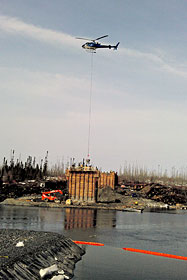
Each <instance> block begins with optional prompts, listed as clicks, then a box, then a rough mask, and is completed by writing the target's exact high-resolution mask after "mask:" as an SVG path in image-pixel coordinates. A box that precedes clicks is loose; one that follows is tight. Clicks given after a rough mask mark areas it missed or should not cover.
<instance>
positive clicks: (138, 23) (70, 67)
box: [0, 0, 187, 171]
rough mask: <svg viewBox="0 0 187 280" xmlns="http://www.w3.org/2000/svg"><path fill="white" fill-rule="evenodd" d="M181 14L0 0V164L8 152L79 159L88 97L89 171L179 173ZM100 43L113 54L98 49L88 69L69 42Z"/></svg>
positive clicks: (185, 101) (133, 6) (183, 80)
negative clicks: (135, 169) (142, 169)
mask: <svg viewBox="0 0 187 280" xmlns="http://www.w3.org/2000/svg"><path fill="white" fill-rule="evenodd" d="M186 11H187V1H186V0H157V1H155V0H141V1H139V0H117V1H112V0H102V1H100V0H95V1H89V0H87V1H85V0H76V1H75V0H74V1H73V0H53V1H51V0H29V1H25V0H14V1H12V0H0V100H1V102H0V127H1V145H0V162H2V160H3V157H4V156H6V157H7V158H8V159H9V158H10V152H11V150H12V149H14V150H15V153H16V157H17V158H21V159H22V160H25V159H26V157H27V156H29V155H31V156H36V158H37V159H38V160H40V159H41V158H44V156H45V154H46V151H49V163H50V164H55V163H57V162H60V161H62V160H64V161H67V160H68V159H69V158H71V157H74V158H75V159H76V161H78V162H79V161H81V160H82V158H86V157H87V150H88V124H89V100H90V92H91V96H92V98H91V100H92V102H91V132H90V133H91V134H90V158H91V162H92V163H93V164H94V165H96V166H98V167H99V168H102V170H106V171H109V170H116V171H117V170H119V168H120V166H122V167H123V166H124V164H125V165H126V164H127V163H128V164H132V165H134V164H135V165H137V166H140V167H142V166H144V167H146V168H148V169H150V170H151V169H157V168H158V167H160V166H161V167H162V168H163V170H164V169H170V168H172V167H173V166H175V167H176V168H177V169H179V170H180V169H181V168H187V161H186V160H187V149H186V143H187V112H186V106H187V98H186V94H187V52H186V49H187V36H186V30H187V17H186ZM106 34H107V35H109V36H108V37H107V38H103V39H102V40H101V41H100V42H102V43H103V44H112V45H115V44H116V43H117V42H120V45H119V48H118V50H117V51H114V50H109V49H100V50H97V52H96V54H93V69H92V68H91V59H92V54H91V53H88V52H86V51H85V50H84V49H83V48H82V47H81V46H82V44H84V43H85V41H82V40H77V39H76V37H85V38H91V39H95V38H97V37H100V36H102V35H106ZM91 69H92V70H91ZM91 79H92V86H91ZM186 170H187V169H186Z"/></svg>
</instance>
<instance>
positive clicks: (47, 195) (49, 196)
mask: <svg viewBox="0 0 187 280" xmlns="http://www.w3.org/2000/svg"><path fill="white" fill-rule="evenodd" d="M62 195H63V192H62V191H61V190H53V191H48V192H43V193H42V200H44V201H58V200H59V201H61V199H60V198H59V197H62Z"/></svg>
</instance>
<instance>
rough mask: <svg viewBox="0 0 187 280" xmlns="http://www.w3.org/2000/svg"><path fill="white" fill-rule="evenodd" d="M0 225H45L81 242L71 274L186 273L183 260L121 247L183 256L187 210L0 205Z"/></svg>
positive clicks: (142, 276) (132, 279) (131, 278)
mask: <svg viewBox="0 0 187 280" xmlns="http://www.w3.org/2000/svg"><path fill="white" fill-rule="evenodd" d="M0 228H11V229H12V228H15V229H27V230H37V231H50V232H57V233H61V234H64V235H65V236H67V237H70V238H72V239H73V240H83V241H92V242H100V243H103V244H104V245H105V246H102V247H98V246H88V245H86V247H85V248H86V254H85V255H84V256H83V258H82V260H81V261H80V262H78V263H77V264H76V269H75V276H74V278H73V279H74V280H76V279H79V280H88V279H89V280H90V279H91V280H100V279H106V280H109V279H111V280H115V279H119V280H122V279H128V280H152V279H155V280H158V279H164V280H166V279H168V280H174V279H175V280H180V279H182V280H183V279H187V261H183V260H176V259H170V258H164V257H158V256H152V255H145V254H140V253H134V252H127V251H124V250H123V249H122V248H124V247H130V248H136V249H142V250H150V251H155V252H162V253H168V254H175V255H180V256H186V257H187V246H186V241H187V212H186V211H181V210H178V211H160V212H159V211H158V212H152V211H149V212H143V213H142V214H141V213H131V212H121V211H111V210H108V211H107V210H93V209H70V208H66V209H59V208H36V207H18V206H0Z"/></svg>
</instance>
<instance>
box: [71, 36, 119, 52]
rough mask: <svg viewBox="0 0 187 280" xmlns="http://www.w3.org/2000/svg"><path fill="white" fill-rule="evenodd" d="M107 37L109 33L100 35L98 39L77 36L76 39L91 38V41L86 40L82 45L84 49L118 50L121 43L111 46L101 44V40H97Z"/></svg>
mask: <svg viewBox="0 0 187 280" xmlns="http://www.w3.org/2000/svg"><path fill="white" fill-rule="evenodd" d="M105 37H108V35H104V36H101V37H98V38H96V39H87V38H79V37H77V38H76V39H80V40H89V41H90V42H86V43H85V44H84V45H82V48H83V49H86V50H88V51H93V52H95V51H96V49H106V48H107V49H114V50H117V48H118V46H119V43H120V42H118V43H117V44H116V45H115V46H111V45H102V44H100V43H99V42H96V41H97V40H100V39H102V38H105Z"/></svg>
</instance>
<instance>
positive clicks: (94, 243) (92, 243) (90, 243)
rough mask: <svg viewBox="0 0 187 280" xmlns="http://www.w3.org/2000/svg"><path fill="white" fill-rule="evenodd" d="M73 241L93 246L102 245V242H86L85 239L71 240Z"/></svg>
mask: <svg viewBox="0 0 187 280" xmlns="http://www.w3.org/2000/svg"><path fill="white" fill-rule="evenodd" d="M73 242H74V243H76V244H85V245H93V246H104V244H102V243H96V242H86V241H76V240H73Z"/></svg>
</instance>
